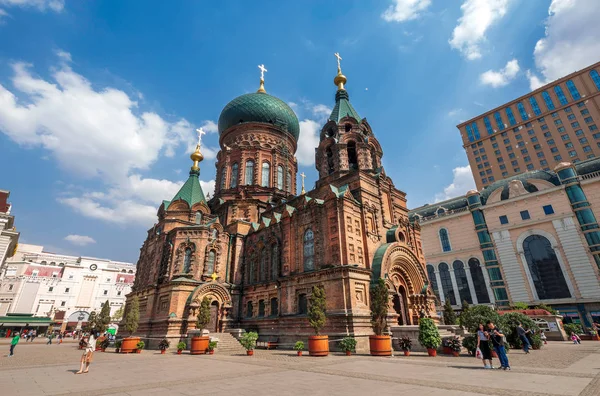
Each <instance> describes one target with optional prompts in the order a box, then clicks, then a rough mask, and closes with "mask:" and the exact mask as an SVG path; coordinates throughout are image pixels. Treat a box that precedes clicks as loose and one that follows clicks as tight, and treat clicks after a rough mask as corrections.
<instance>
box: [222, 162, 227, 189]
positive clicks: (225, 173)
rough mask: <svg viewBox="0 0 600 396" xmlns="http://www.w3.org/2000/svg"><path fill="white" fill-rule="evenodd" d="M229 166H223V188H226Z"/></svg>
mask: <svg viewBox="0 0 600 396" xmlns="http://www.w3.org/2000/svg"><path fill="white" fill-rule="evenodd" d="M226 183H227V168H225V167H223V169H221V190H225V186H226V185H227V184H226Z"/></svg>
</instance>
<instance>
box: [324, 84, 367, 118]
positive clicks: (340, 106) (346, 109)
mask: <svg viewBox="0 0 600 396" xmlns="http://www.w3.org/2000/svg"><path fill="white" fill-rule="evenodd" d="M347 116H348V117H352V118H354V119H355V120H356V121H357V122H360V120H361V118H360V116H359V115H358V113H357V112H356V110H354V107H352V104H350V97H349V96H348V92H347V91H346V90H345V89H341V90H338V91H337V92H336V94H335V107H334V108H333V111H332V112H331V115H330V116H329V120H330V121H334V122H335V123H336V124H339V122H340V120H341V119H342V118H344V117H347Z"/></svg>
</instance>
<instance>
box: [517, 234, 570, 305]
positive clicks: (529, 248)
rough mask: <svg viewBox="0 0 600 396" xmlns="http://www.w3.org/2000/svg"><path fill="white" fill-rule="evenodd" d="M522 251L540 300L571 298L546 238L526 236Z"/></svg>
mask: <svg viewBox="0 0 600 396" xmlns="http://www.w3.org/2000/svg"><path fill="white" fill-rule="evenodd" d="M523 251H524V253H525V259H526V260H527V266H528V267H529V272H530V273H531V278H532V279H533V284H534V286H535V290H536V291H537V294H538V297H539V298H540V300H549V299H555V298H570V297H571V293H570V292H569V287H568V286H567V281H566V280H565V276H564V274H563V272H562V269H561V268H560V264H559V262H558V258H557V257H556V253H555V252H554V249H553V248H552V245H551V244H550V241H549V240H548V239H547V238H545V237H543V236H541V235H531V236H528V237H527V238H525V240H524V241H523Z"/></svg>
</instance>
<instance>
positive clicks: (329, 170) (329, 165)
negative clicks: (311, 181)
mask: <svg viewBox="0 0 600 396" xmlns="http://www.w3.org/2000/svg"><path fill="white" fill-rule="evenodd" d="M325 155H326V156H327V173H328V174H332V173H333V171H334V170H335V166H334V162H333V151H332V150H331V146H329V147H327V150H326V151H325Z"/></svg>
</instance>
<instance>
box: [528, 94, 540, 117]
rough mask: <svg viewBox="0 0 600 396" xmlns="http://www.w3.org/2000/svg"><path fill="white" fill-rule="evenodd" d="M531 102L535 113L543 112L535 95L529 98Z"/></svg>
mask: <svg viewBox="0 0 600 396" xmlns="http://www.w3.org/2000/svg"><path fill="white" fill-rule="evenodd" d="M529 104H530V105H531V108H532V109H533V114H535V115H540V114H542V110H541V109H540V106H539V105H538V102H537V100H535V98H534V97H533V96H532V97H530V98H529Z"/></svg>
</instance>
